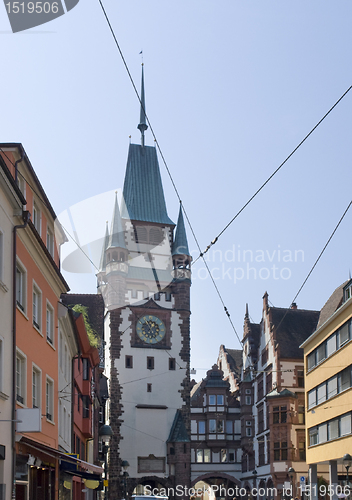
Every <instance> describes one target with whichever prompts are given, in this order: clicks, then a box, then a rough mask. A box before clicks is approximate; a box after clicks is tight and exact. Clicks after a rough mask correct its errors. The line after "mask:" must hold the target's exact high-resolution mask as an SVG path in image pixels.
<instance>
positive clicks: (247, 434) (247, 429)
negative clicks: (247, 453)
mask: <svg viewBox="0 0 352 500" xmlns="http://www.w3.org/2000/svg"><path fill="white" fill-rule="evenodd" d="M251 435H252V428H251V427H246V436H247V437H250V436H251Z"/></svg>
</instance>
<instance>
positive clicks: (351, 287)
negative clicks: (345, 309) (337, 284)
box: [344, 282, 352, 302]
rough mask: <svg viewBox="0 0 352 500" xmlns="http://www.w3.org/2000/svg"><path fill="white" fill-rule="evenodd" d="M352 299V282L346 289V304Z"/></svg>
mask: <svg viewBox="0 0 352 500" xmlns="http://www.w3.org/2000/svg"><path fill="white" fill-rule="evenodd" d="M351 297H352V282H350V283H349V284H348V285H347V287H346V288H345V289H344V302H346V300H348V299H350V298H351Z"/></svg>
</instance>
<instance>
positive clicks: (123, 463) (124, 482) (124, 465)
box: [121, 460, 130, 500]
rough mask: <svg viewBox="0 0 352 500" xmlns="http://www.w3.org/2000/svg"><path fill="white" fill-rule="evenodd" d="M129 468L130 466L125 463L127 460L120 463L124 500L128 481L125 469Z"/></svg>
mask: <svg viewBox="0 0 352 500" xmlns="http://www.w3.org/2000/svg"><path fill="white" fill-rule="evenodd" d="M129 466H130V464H129V463H128V462H127V460H122V462H121V467H122V468H123V474H122V485H123V498H124V499H125V500H126V498H127V481H128V477H129V474H128V472H127V469H128V467H129Z"/></svg>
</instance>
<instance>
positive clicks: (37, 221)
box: [32, 202, 41, 234]
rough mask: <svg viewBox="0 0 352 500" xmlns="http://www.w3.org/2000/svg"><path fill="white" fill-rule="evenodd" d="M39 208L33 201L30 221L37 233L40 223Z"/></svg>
mask: <svg viewBox="0 0 352 500" xmlns="http://www.w3.org/2000/svg"><path fill="white" fill-rule="evenodd" d="M40 219H41V217H40V210H39V207H38V205H37V203H36V202H33V214H32V222H33V225H34V227H35V228H36V230H37V231H38V233H39V234H40V230H41V227H40V226H41V223H40Z"/></svg>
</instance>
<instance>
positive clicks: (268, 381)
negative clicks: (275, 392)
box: [265, 371, 273, 394]
mask: <svg viewBox="0 0 352 500" xmlns="http://www.w3.org/2000/svg"><path fill="white" fill-rule="evenodd" d="M265 385H266V387H265V391H266V394H269V392H271V390H272V388H273V372H271V371H270V372H266V381H265Z"/></svg>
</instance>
